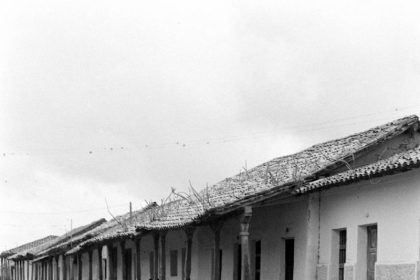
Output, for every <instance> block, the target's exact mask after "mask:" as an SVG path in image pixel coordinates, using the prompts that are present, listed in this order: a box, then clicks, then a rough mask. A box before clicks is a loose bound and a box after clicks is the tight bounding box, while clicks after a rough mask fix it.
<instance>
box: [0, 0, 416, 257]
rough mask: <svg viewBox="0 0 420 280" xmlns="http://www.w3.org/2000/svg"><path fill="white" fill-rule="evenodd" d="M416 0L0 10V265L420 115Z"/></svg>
mask: <svg viewBox="0 0 420 280" xmlns="http://www.w3.org/2000/svg"><path fill="white" fill-rule="evenodd" d="M416 2H417V1H392V0H381V1H377V0H363V1H361V0H352V1H344V0H320V1H309V0H267V1H250V0H241V1H238V0H212V1H200V0H198V1H197V0H178V1H169V0H156V1H142V0H140V1H139V0H137V1H108V0H101V1H96V0H90V1H81V0H72V1H57V0H45V1H41V0H36V1H34V0H31V1H21V0H13V1H9V0H3V1H1V3H0V38H1V39H0V42H1V43H0V127H1V129H0V191H1V195H0V251H3V250H5V249H7V248H12V247H15V246H17V245H19V244H22V243H25V242H30V241H32V240H35V239H38V238H42V237H44V236H46V235H50V234H55V235H61V234H64V233H65V232H66V231H68V230H69V229H70V228H71V227H76V226H81V225H83V224H87V223H89V222H91V221H94V220H97V219H100V218H106V219H110V218H111V216H110V214H109V212H111V213H113V215H118V214H123V213H125V212H127V211H128V209H129V202H132V204H133V207H134V209H139V208H141V207H143V206H144V205H145V204H146V201H158V202H159V201H161V199H162V198H164V197H166V196H168V195H169V194H170V192H171V188H175V189H176V190H177V191H187V190H188V186H189V184H190V182H191V185H192V186H193V187H194V188H196V189H200V188H202V187H204V186H205V185H206V184H210V185H211V184H214V183H217V182H218V181H220V180H222V179H224V178H226V177H229V176H233V175H235V174H236V173H238V172H239V170H240V169H242V168H243V167H247V168H251V167H253V166H256V165H258V164H261V163H263V162H265V161H268V160H270V159H272V158H274V157H278V156H281V155H286V154H290V153H294V152H297V151H299V150H302V149H304V148H306V147H308V146H310V145H313V144H316V143H319V142H322V141H327V140H330V139H333V138H338V137H344V136H347V135H349V134H351V133H355V132H358V131H361V130H364V129H368V128H370V127H373V126H376V125H379V124H382V123H385V122H388V121H391V120H393V119H396V118H399V117H401V116H405V115H410V114H418V113H420V52H419V49H420V17H418V11H419V8H420V4H417V3H416ZM107 204H108V206H109V211H108V210H107V207H106V205H107Z"/></svg>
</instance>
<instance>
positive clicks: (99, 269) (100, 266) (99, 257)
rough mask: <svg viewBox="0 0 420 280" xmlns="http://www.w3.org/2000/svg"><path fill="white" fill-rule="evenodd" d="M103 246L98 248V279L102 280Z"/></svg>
mask: <svg viewBox="0 0 420 280" xmlns="http://www.w3.org/2000/svg"><path fill="white" fill-rule="evenodd" d="M102 278H103V274H102V246H101V245H99V246H98V279H99V280H102Z"/></svg>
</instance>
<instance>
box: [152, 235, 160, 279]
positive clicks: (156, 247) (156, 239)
mask: <svg viewBox="0 0 420 280" xmlns="http://www.w3.org/2000/svg"><path fill="white" fill-rule="evenodd" d="M153 244H154V256H155V269H154V274H153V280H158V279H159V277H158V274H159V233H155V234H154V235H153Z"/></svg>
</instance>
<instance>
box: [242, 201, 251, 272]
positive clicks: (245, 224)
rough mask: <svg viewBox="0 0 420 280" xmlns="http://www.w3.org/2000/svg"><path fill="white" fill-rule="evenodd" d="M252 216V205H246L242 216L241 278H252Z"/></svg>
mask: <svg viewBox="0 0 420 280" xmlns="http://www.w3.org/2000/svg"><path fill="white" fill-rule="evenodd" d="M251 217H252V207H250V206H246V207H244V213H243V214H242V216H241V231H240V232H239V236H240V238H241V262H242V265H241V279H242V280H251V261H250V248H249V224H250V222H251Z"/></svg>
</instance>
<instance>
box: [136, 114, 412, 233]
mask: <svg viewBox="0 0 420 280" xmlns="http://www.w3.org/2000/svg"><path fill="white" fill-rule="evenodd" d="M417 124H418V117H417V116H414V115H413V116H408V117H405V118H401V119H398V120H395V121H393V122H390V123H386V124H384V125H381V126H377V127H374V128H371V129H368V130H366V131H363V132H360V133H356V134H352V135H350V136H347V137H344V138H340V139H336V140H332V141H328V142H324V143H321V144H317V145H314V146H311V147H309V148H307V149H305V150H303V151H301V152H298V153H295V154H291V155H287V156H282V157H278V158H275V159H273V160H270V161H268V162H266V163H263V164H261V165H259V166H256V167H254V168H252V169H249V170H244V171H243V172H241V173H240V174H237V175H235V176H233V177H229V178H226V179H224V180H222V181H221V182H219V183H217V184H215V185H213V186H211V187H208V188H205V189H204V190H201V191H200V192H197V193H194V194H193V195H191V196H190V197H189V198H188V199H181V200H179V201H176V202H174V203H171V204H168V205H162V206H159V207H158V208H156V209H154V210H153V211H155V212H157V211H159V212H160V213H159V215H155V213H148V212H146V213H144V215H146V217H143V219H142V221H140V222H139V223H138V224H137V230H152V229H156V230H159V229H169V228H176V227H182V226H185V225H188V224H192V223H199V222H200V219H201V218H202V217H203V216H205V215H208V214H210V213H217V212H219V213H223V212H224V213H227V212H228V211H233V210H235V209H237V208H239V207H241V206H243V205H246V204H247V203H252V202H255V201H258V200H261V199H266V198H269V197H271V196H274V195H277V194H279V193H282V192H290V189H291V186H293V185H296V183H297V182H298V181H302V182H304V181H307V180H310V178H311V177H314V175H316V174H317V173H320V172H322V171H325V170H327V169H329V168H334V167H338V166H340V165H343V162H344V160H345V159H348V158H350V157H355V156H357V155H358V154H360V153H362V152H363V151H365V150H367V149H369V148H371V147H374V146H376V145H377V144H379V143H381V142H383V141H385V140H387V139H390V138H392V137H394V136H396V135H399V134H401V133H403V132H404V131H406V130H407V129H408V128H410V127H412V126H413V125H417Z"/></svg>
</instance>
